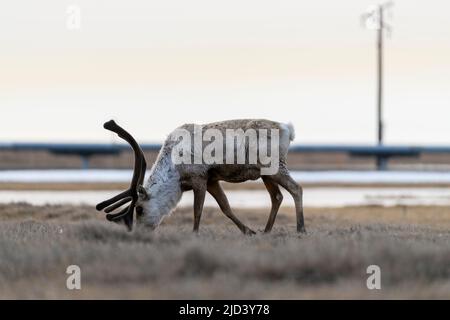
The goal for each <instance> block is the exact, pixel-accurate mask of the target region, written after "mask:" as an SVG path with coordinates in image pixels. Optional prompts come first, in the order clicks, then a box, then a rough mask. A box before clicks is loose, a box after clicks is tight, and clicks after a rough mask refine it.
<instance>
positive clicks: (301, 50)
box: [0, 0, 450, 145]
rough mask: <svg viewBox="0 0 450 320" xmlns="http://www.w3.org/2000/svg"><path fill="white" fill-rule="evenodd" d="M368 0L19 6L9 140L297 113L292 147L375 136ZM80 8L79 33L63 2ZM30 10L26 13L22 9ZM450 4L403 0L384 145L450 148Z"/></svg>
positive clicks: (393, 39) (389, 70) (11, 15)
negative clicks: (115, 126)
mask: <svg viewBox="0 0 450 320" xmlns="http://www.w3.org/2000/svg"><path fill="white" fill-rule="evenodd" d="M373 3H374V2H372V1H356V0H348V1H343V2H339V3H337V2H336V3H335V2H331V1H324V0H322V1H315V2H307V1H301V2H299V1H291V0H289V1H288V0H284V1H279V2H276V3H274V2H270V1H255V0H246V1H234V0H233V1H228V2H226V3H223V2H216V1H206V0H197V1H190V2H189V3H186V2H183V1H181V0H172V1H168V2H164V3H162V2H157V1H137V0H133V1H124V0H115V1H108V2H99V3H91V2H89V1H86V0H83V1H74V2H73V1H70V2H68V1H50V0H45V1H41V2H39V3H34V2H31V1H15V2H14V3H9V4H8V9H7V10H3V11H2V12H1V13H0V18H1V19H0V26H1V28H0V50H1V52H2V56H1V58H0V69H1V70H2V72H1V74H0V108H1V109H2V111H3V116H2V117H1V118H0V127H1V128H2V129H1V130H0V142H20V141H22V142H23V141H55V142H110V141H112V139H113V138H112V136H111V135H110V134H109V133H108V132H106V131H105V130H104V129H103V127H102V124H103V122H105V121H107V120H109V119H115V120H116V121H117V122H118V123H120V124H121V125H122V126H124V127H126V128H127V129H128V130H129V131H130V132H132V133H133V134H134V135H135V136H136V138H137V139H138V140H139V141H140V142H142V143H144V142H150V143H151V142H155V143H159V142H162V140H163V139H164V138H165V137H166V136H167V135H168V134H169V132H170V131H172V130H173V129H175V128H176V127H177V126H179V125H181V124H183V123H192V122H194V123H199V124H201V123H207V122H213V121H221V120H227V119H236V118H268V119H272V120H276V121H281V122H292V123H293V124H294V126H295V129H296V140H295V141H294V143H301V144H311V143H348V144H352V143H358V144H366V143H367V144H373V143H375V141H376V134H375V133H376V128H375V120H376V119H375V111H376V109H375V94H376V92H375V88H376V85H375V70H376V69H375V68H376V65H375V62H376V60H375V33H374V32H373V31H370V30H366V29H364V28H363V27H362V26H361V25H360V20H359V17H360V15H361V14H362V13H363V12H364V10H365V9H366V8H367V7H368V6H369V5H370V4H373ZM71 4H74V5H78V6H79V7H80V9H81V29H80V30H69V29H67V27H66V18H67V14H66V8H67V7H68V6H69V5H71ZM24 8H26V10H24ZM449 8H450V5H449V4H448V3H447V2H445V1H438V0H435V1H431V2H430V3H427V5H426V6H425V5H424V4H423V3H422V2H419V1H406V0H403V1H401V0H398V1H395V5H394V7H393V17H392V19H391V20H390V23H391V24H392V25H393V33H392V35H391V36H390V37H387V38H386V41H385V47H386V50H385V63H386V64H385V96H384V100H385V104H384V108H385V125H386V130H385V137H386V138H385V143H386V144H416V145H422V144H450V124H449V122H448V119H449V118H450V111H449V110H450V103H449V102H450V42H449V39H450V20H449V19H448V17H447V16H448V11H447V9H449Z"/></svg>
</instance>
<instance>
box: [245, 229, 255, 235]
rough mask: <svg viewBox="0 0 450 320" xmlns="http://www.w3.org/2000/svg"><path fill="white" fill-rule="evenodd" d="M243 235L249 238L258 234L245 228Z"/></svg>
mask: <svg viewBox="0 0 450 320" xmlns="http://www.w3.org/2000/svg"><path fill="white" fill-rule="evenodd" d="M243 233H244V234H246V235H249V236H252V235H254V234H256V232H255V231H253V230H252V229H250V228H249V227H244V230H243Z"/></svg>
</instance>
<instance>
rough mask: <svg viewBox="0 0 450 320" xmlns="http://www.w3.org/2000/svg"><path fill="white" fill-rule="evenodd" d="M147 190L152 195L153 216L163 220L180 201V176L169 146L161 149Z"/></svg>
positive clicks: (150, 210)
mask: <svg viewBox="0 0 450 320" xmlns="http://www.w3.org/2000/svg"><path fill="white" fill-rule="evenodd" d="M145 188H146V189H147V192H148V194H149V195H150V200H149V201H148V202H149V203H148V205H149V212H150V215H151V216H155V217H160V218H162V217H163V216H165V215H168V214H169V213H171V211H172V210H173V209H174V208H175V207H176V205H177V204H178V202H179V201H180V199H181V194H182V191H181V188H180V175H179V173H178V170H177V169H176V167H175V166H174V165H173V163H172V158H171V152H170V148H167V146H166V147H163V148H162V149H161V151H160V153H159V155H158V158H157V159H156V162H155V164H154V165H153V167H152V169H151V171H150V177H149V179H148V181H147V183H146V186H145Z"/></svg>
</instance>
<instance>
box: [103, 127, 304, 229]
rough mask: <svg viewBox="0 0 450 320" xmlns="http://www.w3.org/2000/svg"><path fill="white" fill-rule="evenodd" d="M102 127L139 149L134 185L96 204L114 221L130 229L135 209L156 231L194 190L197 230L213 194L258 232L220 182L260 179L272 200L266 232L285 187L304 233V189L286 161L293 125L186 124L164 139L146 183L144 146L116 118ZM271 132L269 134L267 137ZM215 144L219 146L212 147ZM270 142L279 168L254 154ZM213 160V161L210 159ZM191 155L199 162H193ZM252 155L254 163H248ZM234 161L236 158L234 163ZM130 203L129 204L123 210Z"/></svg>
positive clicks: (138, 220)
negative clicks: (235, 207) (233, 206)
mask: <svg viewBox="0 0 450 320" xmlns="http://www.w3.org/2000/svg"><path fill="white" fill-rule="evenodd" d="M103 127H104V128H105V129H107V130H110V131H112V132H115V133H116V134H118V136H119V137H121V138H122V139H124V140H125V141H126V142H128V143H129V144H130V146H131V148H132V149H133V151H134V171H133V177H132V179H131V184H130V187H129V188H128V189H127V190H125V191H123V192H121V193H119V194H118V195H116V196H114V197H112V198H110V199H108V200H106V201H103V202H101V203H99V204H98V205H97V206H96V209H97V210H99V211H102V210H104V211H105V212H106V213H107V215H106V218H107V219H108V220H109V221H113V222H117V223H124V224H125V225H126V226H127V228H128V230H130V231H131V230H132V228H133V220H134V219H133V218H134V212H136V224H137V225H143V226H145V227H149V228H150V229H155V228H156V227H157V226H158V225H159V224H160V223H161V221H162V220H163V218H164V217H165V216H167V215H169V214H170V213H171V212H172V211H173V210H174V209H175V207H176V206H177V204H178V202H179V201H180V199H181V196H182V194H183V192H185V191H188V190H192V191H193V194H194V204H193V209H194V210H193V211H194V226H193V231H194V232H198V231H199V226H200V219H201V216H202V211H203V205H204V201H205V195H206V192H208V193H210V194H211V195H212V197H213V198H214V199H215V200H216V202H217V203H218V205H219V207H220V209H221V211H222V212H223V213H224V214H225V215H226V216H227V217H228V218H229V219H231V220H232V221H233V222H234V223H235V224H236V226H237V227H238V228H239V229H240V230H241V232H242V233H244V234H248V235H251V234H255V232H254V231H253V230H252V229H250V228H249V227H248V226H246V225H245V224H243V223H242V222H241V221H240V220H239V219H238V218H237V217H236V216H235V215H234V213H233V211H232V210H231V207H230V204H229V202H228V199H227V197H226V195H225V192H224V190H223V189H222V186H221V184H220V181H225V182H229V183H240V182H244V181H249V180H257V179H259V178H261V179H262V181H263V183H264V185H265V187H266V189H267V191H268V193H269V195H270V199H271V204H272V205H271V209H270V214H269V218H268V221H267V223H266V226H265V229H264V232H266V233H267V232H270V231H271V230H272V227H273V224H274V222H275V218H276V216H277V213H278V209H279V208H280V205H281V202H282V200H283V195H282V193H281V191H280V186H281V187H283V188H284V189H286V190H287V191H288V192H289V193H290V195H291V196H292V198H293V199H294V204H295V212H296V220H297V221H296V222H297V231H298V232H305V224H304V218H303V191H302V187H301V186H300V185H299V184H297V183H296V181H295V180H294V179H293V178H292V177H291V175H290V174H289V171H288V169H287V163H286V158H287V153H288V148H289V144H290V142H291V141H292V140H293V139H294V136H295V132H294V128H293V126H292V124H285V123H280V122H275V121H270V120H264V119H240V120H227V121H221V122H214V123H209V124H204V125H196V124H185V125H182V126H181V127H178V128H177V129H175V130H174V131H173V132H172V133H170V134H169V136H168V137H167V139H166V140H165V142H164V143H163V145H162V147H161V150H160V151H159V154H158V157H157V159H156V161H155V163H154V164H153V166H152V168H151V170H150V172H149V177H148V179H147V181H146V182H145V184H144V178H145V174H146V168H147V164H146V161H145V157H144V153H143V151H142V149H141V148H140V146H139V144H138V143H137V142H136V140H135V139H134V138H133V137H132V136H131V134H129V133H128V132H127V131H126V130H124V129H123V128H122V127H120V126H119V125H118V124H116V123H115V122H114V121H113V120H110V121H108V122H106V123H105V124H104V125H103ZM231 131H234V132H236V131H237V132H240V133H242V134H243V135H242V134H241V135H240V139H238V138H236V139H234V138H233V137H232V138H231V139H230V138H229V137H228V134H229V133H230V132H231ZM269 131H270V132H271V135H270V136H268V135H267V133H268V132H269ZM199 132H200V133H203V135H200V137H201V138H200V139H199V138H198V137H197V138H195V134H196V133H199ZM211 132H212V134H211ZM249 132H250V133H249ZM187 135H188V136H190V137H194V138H193V140H194V143H192V141H191V140H189V139H188V138H189V137H186V136H187ZM225 136H226V139H225V140H224V141H220V139H219V138H223V137H225ZM238 136H239V135H238ZM235 137H236V135H235ZM213 138H214V139H213ZM251 138H256V140H255V139H253V140H252V139H251ZM262 138H265V140H264V139H262ZM258 139H259V140H258ZM222 140H223V139H222ZM211 141H213V142H211ZM230 141H231V142H232V143H230ZM261 141H262V142H261ZM213 144H214V146H215V147H216V148H211V145H213ZM267 144H269V145H271V146H272V147H273V146H275V149H274V148H272V149H271V157H272V158H273V157H274V156H276V161H272V162H271V165H272V166H273V164H274V163H275V164H276V168H275V169H276V170H268V168H267V165H268V162H267V161H262V160H263V158H262V157H260V158H257V157H254V154H257V155H261V150H262V149H266V148H267ZM208 145H209V147H208ZM222 147H224V148H226V155H224V154H223V152H222V149H223V148H222ZM230 148H231V151H232V153H230ZM207 149H208V150H209V155H210V157H209V159H206V160H205V159H204V157H198V155H199V152H200V155H205V153H206V151H207ZM212 149H214V150H212ZM239 154H240V155H242V157H241V156H239ZM252 154H253V155H252ZM211 158H213V160H214V161H211ZM192 159H194V161H190V160H192ZM236 159H237V161H236ZM252 159H253V161H249V160H252ZM220 160H224V161H220ZM230 160H234V162H233V163H230ZM265 169H266V172H264V170H265ZM127 203H129V205H128V206H125V207H124V208H123V206H124V205H125V204H127ZM116 209H119V210H118V212H113V211H115V210H116Z"/></svg>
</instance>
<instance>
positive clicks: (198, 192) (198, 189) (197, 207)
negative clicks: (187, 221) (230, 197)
mask: <svg viewBox="0 0 450 320" xmlns="http://www.w3.org/2000/svg"><path fill="white" fill-rule="evenodd" d="M193 190H194V232H198V228H199V227H200V218H201V217H202V212H203V204H204V203H205V194H206V181H205V182H204V183H196V186H195V187H194V188H193Z"/></svg>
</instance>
